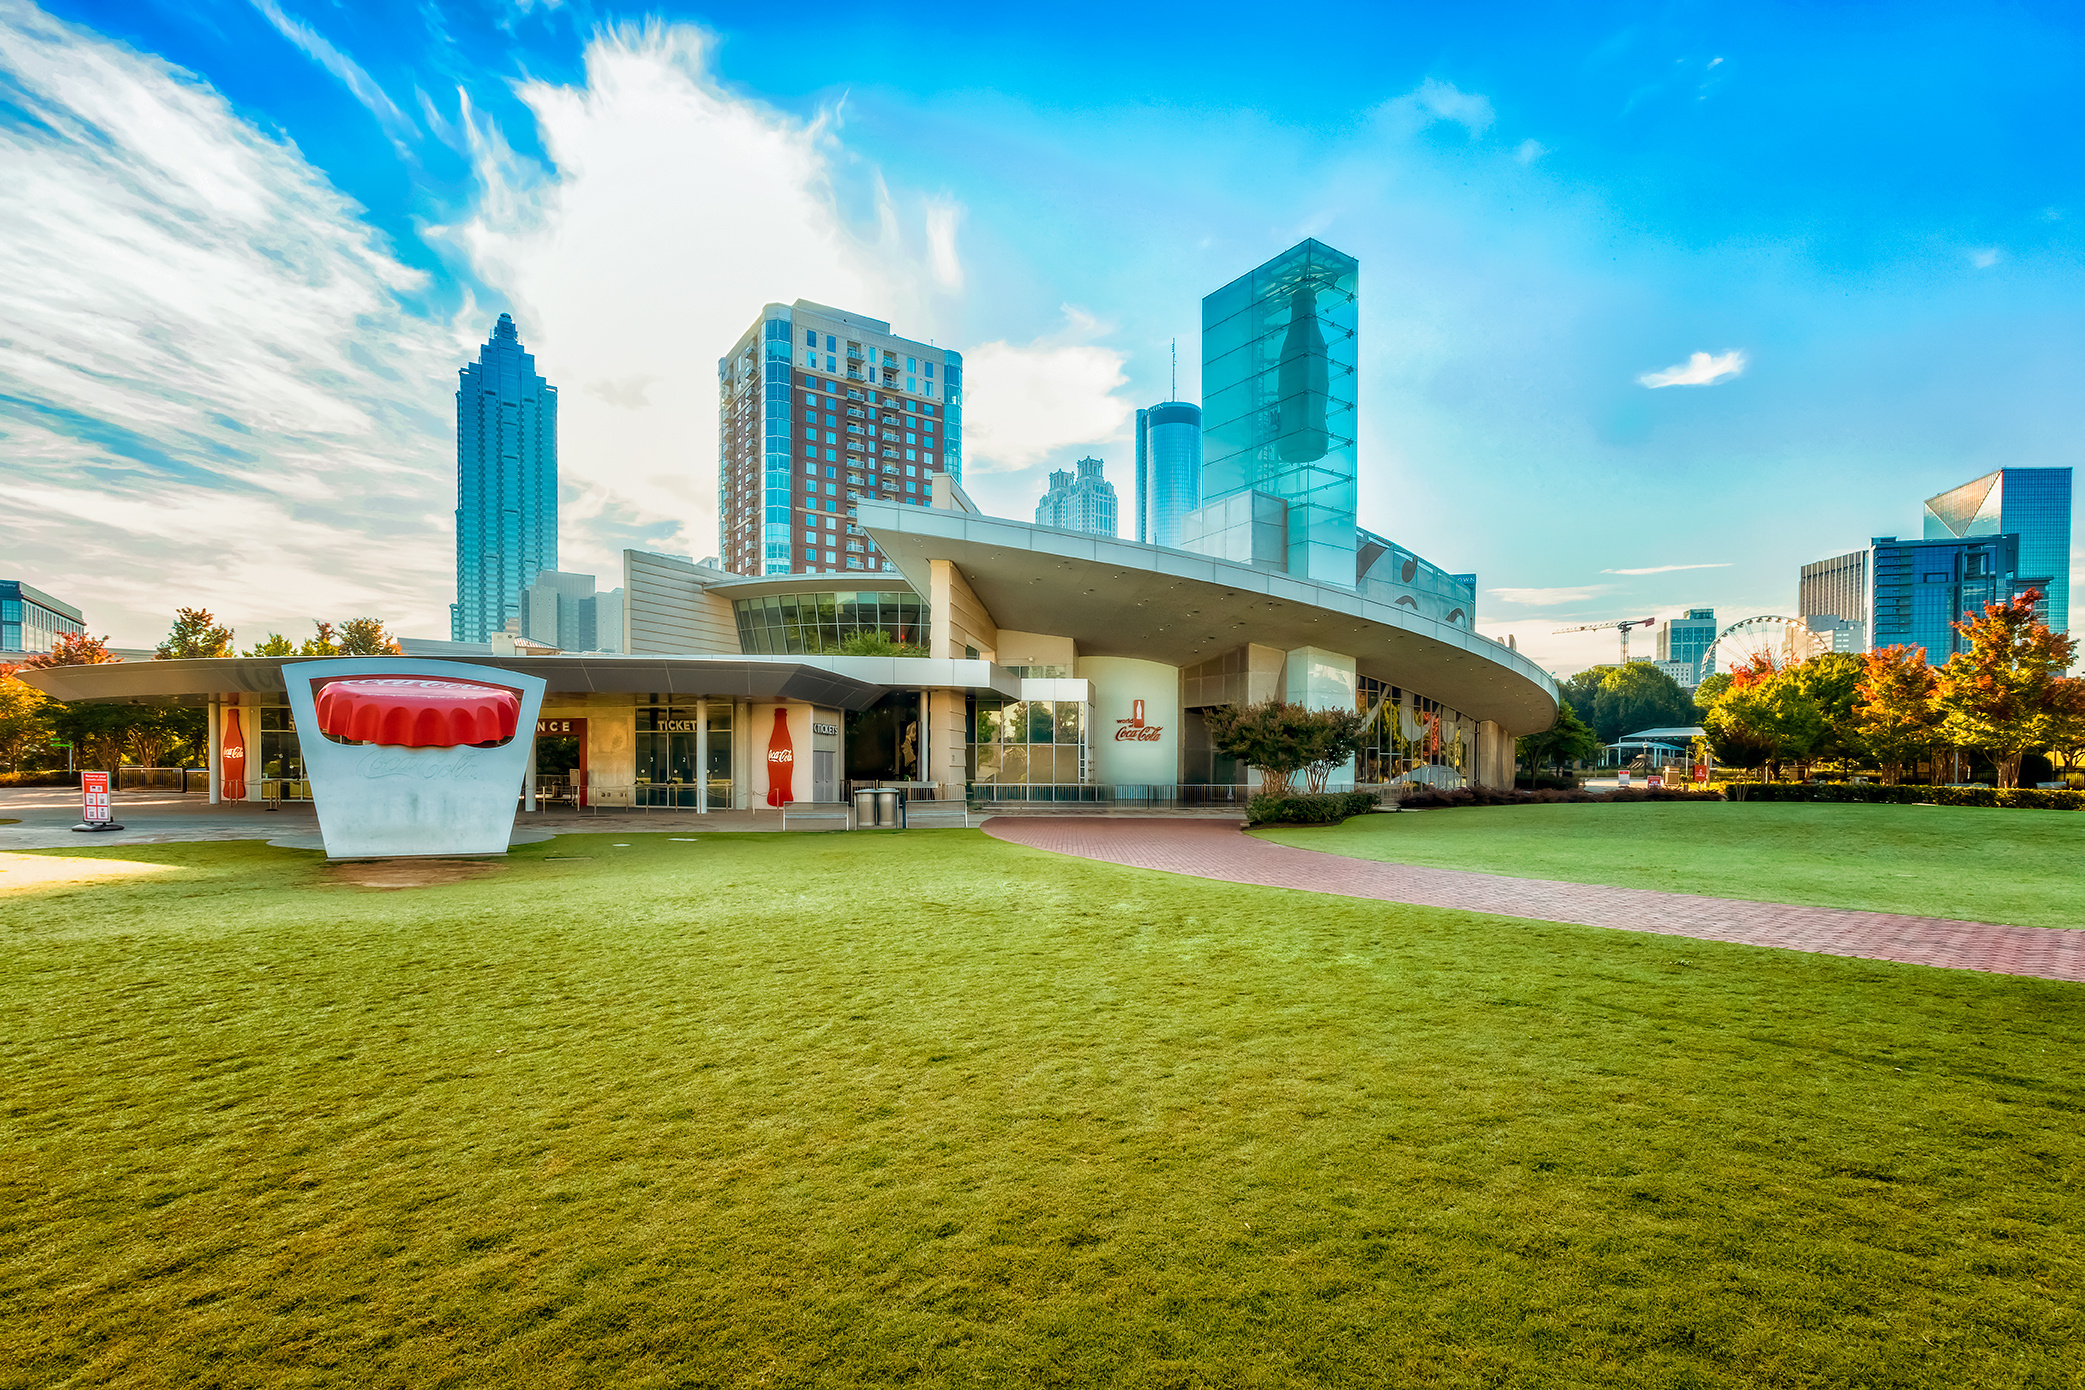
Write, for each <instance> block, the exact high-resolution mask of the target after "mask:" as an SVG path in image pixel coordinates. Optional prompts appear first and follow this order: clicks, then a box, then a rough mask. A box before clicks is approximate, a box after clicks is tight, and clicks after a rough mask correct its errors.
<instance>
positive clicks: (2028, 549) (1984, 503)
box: [1925, 468, 2071, 632]
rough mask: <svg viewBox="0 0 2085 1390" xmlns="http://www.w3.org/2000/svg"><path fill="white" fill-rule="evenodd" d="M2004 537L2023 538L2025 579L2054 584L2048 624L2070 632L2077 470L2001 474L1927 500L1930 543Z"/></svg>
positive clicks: (2017, 470)
mask: <svg viewBox="0 0 2085 1390" xmlns="http://www.w3.org/2000/svg"><path fill="white" fill-rule="evenodd" d="M2003 535H2016V536H2018V537H2019V538H2020V555H2019V572H2020V574H2021V575H2023V576H2027V577H2031V578H2035V579H2046V580H2047V581H2048V591H2047V594H2046V595H2045V598H2046V603H2047V608H2048V617H2047V618H2046V619H2045V621H2046V622H2047V623H2048V624H2049V626H2050V627H2052V628H2055V629H2056V630H2057V631H2058V632H2067V631H2069V630H2070V620H2071V470H2070V469H2068V468H2001V469H1999V470H1998V471H1997V472H1995V473H1986V474H1985V475H1984V476H1983V477H1981V478H1977V479H1975V480H1974V481H1972V482H1967V483H1964V484H1962V486H1960V487H1958V488H1951V489H1949V490H1948V491H1946V492H1943V493H1941V494H1940V495H1939V496H1937V497H1928V498H1927V499H1926V534H1925V538H1926V539H1927V540H1929V541H1937V540H1968V539H1970V538H1971V537H1973V536H2003Z"/></svg>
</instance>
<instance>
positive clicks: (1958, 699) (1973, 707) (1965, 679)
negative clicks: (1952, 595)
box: [1937, 589, 2078, 787]
mask: <svg viewBox="0 0 2085 1390" xmlns="http://www.w3.org/2000/svg"><path fill="white" fill-rule="evenodd" d="M2040 598H2041V593H2040V591H2039V590H2035V589H2029V590H2028V591H2027V592H2026V593H2023V594H2021V595H2019V596H2018V597H2017V598H2014V599H2013V600H2012V601H2011V602H2009V603H1989V604H1985V605H1984V613H1983V616H1982V617H1980V618H1973V619H1971V620H1970V621H1968V622H1966V623H1956V624H1954V625H1953V626H1954V629H1955V631H1957V632H1959V633H1961V634H1962V635H1963V636H1964V637H1965V638H1967V639H1968V641H1969V647H1968V650H1966V651H1959V652H1956V653H1955V654H1954V655H1953V656H1951V657H1949V658H1948V662H1947V665H1945V666H1943V667H1942V668H1941V670H1940V695H1939V699H1938V701H1937V705H1938V708H1939V710H1940V732H1941V736H1942V737H1943V738H1945V739H1947V741H1948V742H1950V743H1953V744H1955V745H1957V746H1958V747H1963V748H1979V749H1982V750H1983V751H1984V752H1986V753H1988V754H1989V755H1990V757H1991V761H1992V762H1994V763H1996V764H1997V765H1998V785H1999V786H2001V787H2017V786H2018V785H2020V759H2021V758H2022V757H2024V756H2025V755H2026V754H2027V753H2028V752H2029V751H2030V750H2032V749H2036V748H2046V747H2048V746H2049V743H2050V735H2051V734H2052V733H2053V732H2054V731H2055V728H2056V724H2057V721H2058V714H2059V710H2058V702H2059V700H2060V699H2061V698H2062V697H2061V696H2059V694H2058V693H2057V686H2056V682H2057V681H2059V680H2061V679H2062V678H2063V673H2064V672H2065V671H2066V670H2067V669H2069V667H2070V663H2071V658H2072V656H2073V655H2075V654H2076V652H2077V649H2078V644H2077V643H2076V642H2075V641H2073V640H2071V639H2070V638H2068V637H2066V636H2064V635H2063V634H2062V633H2060V632H2054V631H2051V630H2050V628H2049V626H2048V624H2046V623H2042V622H2038V621H2036V619H2035V616H2034V605H2035V602H2036V601H2037V600H2039V599H2040Z"/></svg>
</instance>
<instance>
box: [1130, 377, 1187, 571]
mask: <svg viewBox="0 0 2085 1390" xmlns="http://www.w3.org/2000/svg"><path fill="white" fill-rule="evenodd" d="M1201 504H1202V408H1201V407H1200V406H1198V405H1189V404H1188V403H1187V402H1186V401H1161V402H1160V403H1159V404H1157V405H1154V406H1152V407H1150V408H1149V409H1147V410H1140V411H1138V412H1137V539H1138V540H1140V541H1143V542H1145V543H1146V544H1148V545H1170V546H1178V545H1179V544H1180V522H1181V519H1182V518H1183V517H1185V516H1186V515H1187V514H1188V513H1189V512H1191V511H1193V510H1194V509H1195V508H1196V507H1198V506H1200V505H1201Z"/></svg>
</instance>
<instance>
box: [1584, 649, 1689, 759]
mask: <svg viewBox="0 0 2085 1390" xmlns="http://www.w3.org/2000/svg"><path fill="white" fill-rule="evenodd" d="M1561 694H1562V695H1563V697H1564V698H1565V699H1566V700H1568V701H1570V703H1571V706H1572V708H1573V709H1575V710H1577V711H1579V712H1580V713H1581V715H1582V716H1583V717H1584V719H1585V721H1586V722H1587V723H1589V724H1591V725H1592V726H1593V732H1594V733H1595V734H1597V735H1598V736H1599V738H1600V742H1602V743H1603V744H1605V743H1613V742H1614V741H1615V740H1616V739H1618V738H1621V737H1622V736H1623V735H1624V734H1633V733H1636V732H1638V731H1640V730H1643V729H1669V728H1684V727H1687V726H1690V725H1692V724H1694V723H1695V722H1696V720H1697V719H1698V718H1699V714H1700V712H1699V711H1698V710H1696V709H1695V708H1694V701H1692V700H1690V699H1688V698H1687V692H1686V691H1684V690H1681V689H1680V686H1679V682H1678V681H1676V680H1674V679H1673V678H1672V677H1671V676H1668V675H1666V674H1665V672H1663V671H1662V670H1660V669H1658V667H1656V666H1654V665H1652V664H1651V663H1650V662H1648V661H1632V662H1630V663H1629V664H1628V665H1626V666H1594V667H1591V668H1589V669H1587V670H1584V671H1581V672H1579V673H1578V674H1577V675H1576V676H1573V677H1572V678H1571V679H1570V680H1569V681H1567V682H1565V683H1564V686H1563V688H1562V691H1561Z"/></svg>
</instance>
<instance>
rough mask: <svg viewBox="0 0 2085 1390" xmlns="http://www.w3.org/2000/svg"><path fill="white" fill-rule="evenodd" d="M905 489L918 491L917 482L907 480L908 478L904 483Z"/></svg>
mask: <svg viewBox="0 0 2085 1390" xmlns="http://www.w3.org/2000/svg"><path fill="white" fill-rule="evenodd" d="M905 491H907V492H918V491H919V484H918V483H915V482H911V481H909V480H908V481H907V482H906V484H905Z"/></svg>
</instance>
